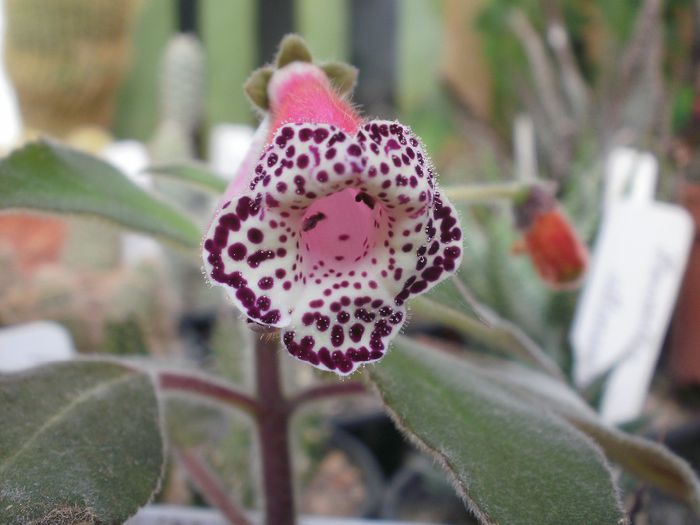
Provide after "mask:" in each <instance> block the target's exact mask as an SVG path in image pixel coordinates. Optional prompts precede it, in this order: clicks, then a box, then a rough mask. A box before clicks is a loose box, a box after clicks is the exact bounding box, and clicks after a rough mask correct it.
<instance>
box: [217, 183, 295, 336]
mask: <svg viewBox="0 0 700 525" xmlns="http://www.w3.org/2000/svg"><path fill="white" fill-rule="evenodd" d="M262 199H263V197H262V194H261V193H259V194H257V196H256V197H254V198H251V197H250V196H248V195H243V196H241V197H238V198H237V199H234V200H233V201H231V202H230V203H228V204H226V205H224V206H223V207H222V209H221V210H220V211H219V212H218V214H217V215H216V216H215V218H214V221H213V222H212V224H211V226H210V228H209V232H208V233H207V236H206V239H205V241H204V264H205V270H206V272H207V274H208V275H209V276H210V278H211V282H212V284H215V285H219V286H223V287H224V288H225V289H226V291H227V292H228V294H229V296H230V297H231V299H232V300H233V301H234V303H235V304H236V306H237V307H238V308H239V309H240V310H241V311H242V312H244V313H245V314H246V315H247V316H248V318H250V319H252V320H254V321H257V322H259V323H261V324H265V325H269V326H276V327H281V326H286V325H287V324H289V321H290V315H289V314H290V311H291V310H292V308H293V304H294V300H295V295H296V294H298V290H299V286H298V284H299V282H298V280H299V279H298V277H296V276H295V275H294V272H295V270H296V269H297V263H296V260H295V259H296V253H297V252H296V242H297V241H296V236H295V235H294V234H293V233H292V232H293V230H292V227H291V225H290V224H289V222H288V221H287V219H286V218H285V217H282V216H281V215H280V214H278V213H276V211H275V210H274V209H266V208H265V207H264V206H263V204H262Z"/></svg>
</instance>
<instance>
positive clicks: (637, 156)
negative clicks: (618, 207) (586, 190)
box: [604, 148, 659, 212]
mask: <svg viewBox="0 0 700 525" xmlns="http://www.w3.org/2000/svg"><path fill="white" fill-rule="evenodd" d="M605 168H606V169H605V195H604V210H605V212H608V211H610V209H611V208H612V206H613V204H614V203H616V202H618V201H621V200H626V201H630V202H650V201H651V200H653V198H654V191H655V189H656V179H657V174H658V169H659V165H658V162H657V160H656V157H654V155H652V154H651V153H646V152H644V151H639V150H635V149H632V148H615V149H614V150H613V151H612V152H611V153H610V156H609V157H608V161H607V164H606V167H605Z"/></svg>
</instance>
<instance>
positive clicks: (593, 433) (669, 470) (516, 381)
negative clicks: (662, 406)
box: [475, 356, 700, 512]
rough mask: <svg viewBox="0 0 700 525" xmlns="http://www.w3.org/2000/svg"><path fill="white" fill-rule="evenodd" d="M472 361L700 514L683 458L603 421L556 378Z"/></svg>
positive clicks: (699, 488)
mask: <svg viewBox="0 0 700 525" xmlns="http://www.w3.org/2000/svg"><path fill="white" fill-rule="evenodd" d="M475 359H476V358H475ZM478 360H479V362H480V365H479V366H480V369H481V370H482V372H483V373H484V374H485V375H486V376H487V377H489V378H490V379H491V380H492V381H493V382H494V384H499V385H501V386H502V387H503V388H506V389H508V390H510V391H511V392H513V394H515V395H516V396H518V397H520V398H522V399H527V400H529V401H530V402H532V403H536V404H538V405H539V406H542V407H545V408H546V409H548V410H550V411H551V412H553V413H557V414H559V415H560V416H561V417H563V418H565V419H567V420H568V421H569V422H570V423H571V424H573V425H574V426H575V427H577V428H578V429H579V430H581V431H582V432H585V433H586V434H588V435H589V436H590V437H591V438H593V440H594V441H596V442H597V443H598V445H600V447H601V448H602V449H603V451H604V452H605V454H606V456H607V457H608V458H609V459H610V460H612V461H614V462H615V463H618V464H619V465H620V466H621V467H623V468H625V469H626V470H627V471H629V472H630V473H631V474H633V475H635V476H637V477H639V478H640V479H642V480H644V481H646V482H648V483H650V484H652V485H654V486H655V487H657V488H659V489H660V490H663V491H665V492H667V493H668V494H670V495H672V496H674V497H676V498H678V499H680V500H682V501H685V502H686V503H688V504H689V505H690V506H691V507H693V508H694V509H695V510H696V511H698V512H700V482H699V481H698V479H697V476H696V475H695V474H694V472H693V470H692V469H691V467H690V466H689V465H688V464H687V463H686V462H685V461H684V460H682V459H681V458H679V457H678V456H676V455H675V454H673V453H672V452H671V451H670V450H668V449H667V448H666V447H664V446H663V445H661V444H659V443H655V442H653V441H649V440H648V439H643V438H641V437H638V436H633V435H630V434H627V433H625V432H622V431H621V430H618V429H617V428H614V427H611V426H608V425H606V424H605V423H603V422H602V421H601V420H600V418H599V417H598V416H597V414H596V413H595V412H594V411H593V410H592V409H591V408H590V407H589V406H588V405H587V404H586V403H585V402H584V401H583V400H582V399H581V398H580V397H579V396H578V394H577V393H576V392H575V391H574V390H573V389H571V388H570V387H569V386H568V385H566V384H564V383H562V382H561V381H557V380H555V379H552V378H551V377H547V376H545V375H544V374H541V373H539V372H536V371H534V370H531V369H528V368H525V367H523V366H520V365H517V364H515V363H505V362H503V361H501V360H496V359H490V358H488V357H484V356H482V357H479V358H478Z"/></svg>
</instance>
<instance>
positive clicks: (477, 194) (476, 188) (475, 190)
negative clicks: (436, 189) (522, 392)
mask: <svg viewBox="0 0 700 525" xmlns="http://www.w3.org/2000/svg"><path fill="white" fill-rule="evenodd" d="M531 187H532V184H531V183H523V182H503V183H496V184H465V185H460V186H442V187H441V188H440V192H441V193H442V194H443V195H445V196H446V197H447V198H448V199H450V200H451V201H453V202H488V201H494V200H503V199H505V200H511V201H512V200H517V199H520V198H522V197H524V196H526V195H527V192H528V190H529V189H530V188H531Z"/></svg>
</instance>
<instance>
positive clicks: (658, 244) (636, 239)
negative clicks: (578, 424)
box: [570, 199, 693, 423]
mask: <svg viewBox="0 0 700 525" xmlns="http://www.w3.org/2000/svg"><path fill="white" fill-rule="evenodd" d="M692 237H693V223H692V220H691V218H690V216H689V215H688V213H687V212H686V211H685V210H684V209H683V208H681V207H679V206H674V205H671V204H663V203H659V202H649V201H647V202H643V201H642V200H641V199H640V200H626V201H618V202H616V203H615V204H614V205H613V206H612V207H611V208H610V209H609V210H608V211H607V212H606V213H605V215H604V217H603V223H602V225H601V230H600V233H599V238H598V241H597V244H596V247H595V251H594V255H593V258H592V264H591V269H590V272H589V275H588V278H587V280H586V283H585V286H584V289H583V292H582V294H581V298H580V300H579V304H578V309H577V312H576V316H575V319H574V324H573V327H572V331H571V334H570V336H571V337H570V338H571V343H572V345H573V348H574V355H575V370H574V375H575V380H576V383H577V384H578V385H579V386H586V385H588V384H590V383H591V382H592V381H593V380H594V379H596V378H598V377H600V376H601V375H602V374H604V373H608V372H609V377H608V380H607V382H606V386H605V390H604V394H603V400H602V406H601V415H602V417H603V419H605V420H606V421H608V422H610V423H621V422H624V421H629V420H630V419H633V418H635V417H637V416H639V415H640V413H641V410H642V407H643V404H644V401H645V398H646V395H647V391H648V388H649V383H650V381H651V377H652V374H653V372H654V367H655V365H656V361H657V358H658V355H659V351H660V349H661V345H662V343H663V338H664V335H665V333H666V329H667V327H668V323H669V320H670V317H671V313H672V312H673V307H674V304H675V300H676V295H677V293H678V288H679V286H680V283H681V279H682V277H683V272H684V269H685V265H686V261H687V258H688V253H689V249H690V245H691V242H692Z"/></svg>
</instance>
